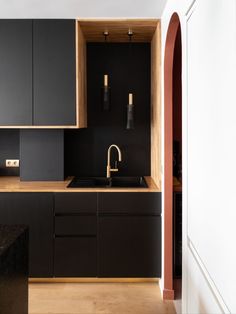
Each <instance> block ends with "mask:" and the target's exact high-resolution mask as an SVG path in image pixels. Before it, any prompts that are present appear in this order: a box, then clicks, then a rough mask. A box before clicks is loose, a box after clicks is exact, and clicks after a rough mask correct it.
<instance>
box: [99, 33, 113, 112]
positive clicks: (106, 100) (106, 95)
mask: <svg viewBox="0 0 236 314" xmlns="http://www.w3.org/2000/svg"><path fill="white" fill-rule="evenodd" d="M103 35H104V41H105V43H106V45H107V37H108V35H109V32H108V31H105V32H103ZM106 70H107V69H106ZM101 95H102V109H103V110H104V111H108V110H110V106H111V91H110V87H109V76H108V74H104V76H103V87H102V90H101Z"/></svg>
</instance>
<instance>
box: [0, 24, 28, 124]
mask: <svg viewBox="0 0 236 314" xmlns="http://www.w3.org/2000/svg"><path fill="white" fill-rule="evenodd" d="M31 124H32V20H0V125H4V126H5V125H6V126H7V125H31Z"/></svg>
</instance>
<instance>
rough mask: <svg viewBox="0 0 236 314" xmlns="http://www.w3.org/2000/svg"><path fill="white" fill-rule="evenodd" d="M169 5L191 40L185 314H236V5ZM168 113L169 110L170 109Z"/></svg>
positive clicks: (186, 92)
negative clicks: (177, 15)
mask: <svg viewBox="0 0 236 314" xmlns="http://www.w3.org/2000/svg"><path fill="white" fill-rule="evenodd" d="M191 4H192V3H191V1H187V0H186V1H178V4H174V3H173V1H171V0H169V1H168V3H167V6H166V8H165V11H164V14H163V20H162V27H163V28H162V40H163V47H162V48H163V53H164V42H165V37H166V29H167V26H168V22H169V19H170V16H171V14H172V13H173V12H174V11H177V13H179V15H180V18H181V27H182V37H183V38H182V39H183V193H184V202H183V241H184V243H183V245H184V248H183V250H184V251H183V263H184V269H183V270H184V273H183V313H187V314H190V313H210V314H211V313H212V314H215V313H236V299H235V295H236V288H235V282H236V269H235V265H236V250H235V243H234V242H235V239H236V228H235V221H236V206H235V204H234V203H235V197H234V195H235V178H236V166H235V162H236V89H235V73H236V1H235V0H227V1H225V0H208V1H205V0H196V1H195V3H194V5H193V7H192V8H191V9H190V11H189V12H188V8H190V6H191ZM163 109H164V108H163Z"/></svg>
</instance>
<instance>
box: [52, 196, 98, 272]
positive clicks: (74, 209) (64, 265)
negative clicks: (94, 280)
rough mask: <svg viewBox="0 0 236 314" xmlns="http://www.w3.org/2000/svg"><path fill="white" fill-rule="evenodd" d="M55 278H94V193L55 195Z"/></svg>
mask: <svg viewBox="0 0 236 314" xmlns="http://www.w3.org/2000/svg"><path fill="white" fill-rule="evenodd" d="M54 206H55V217H54V221H55V229H54V233H55V242H54V276H55V277H96V276H97V193H86V192H85V193H55V203H54Z"/></svg>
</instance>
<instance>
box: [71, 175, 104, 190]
mask: <svg viewBox="0 0 236 314" xmlns="http://www.w3.org/2000/svg"><path fill="white" fill-rule="evenodd" d="M109 185H110V180H109V179H108V178H105V177H86V178H85V177H81V178H77V177H75V178H74V179H73V180H72V181H71V182H70V183H69V184H68V185H67V187H68V188H96V187H107V186H109Z"/></svg>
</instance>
